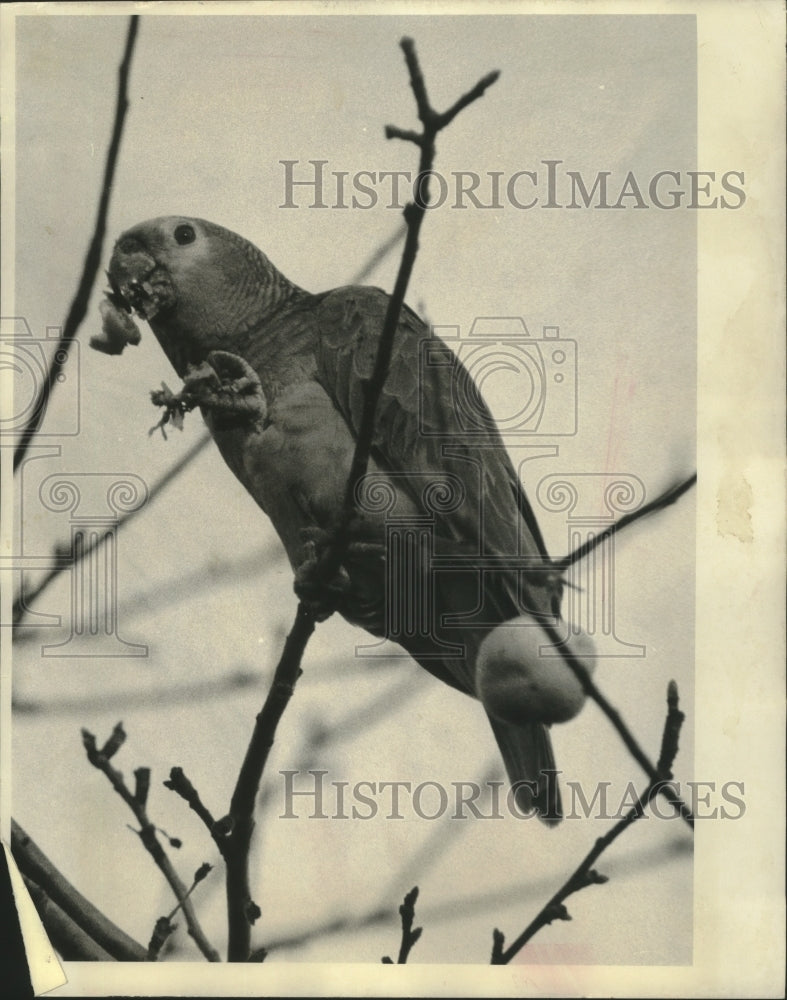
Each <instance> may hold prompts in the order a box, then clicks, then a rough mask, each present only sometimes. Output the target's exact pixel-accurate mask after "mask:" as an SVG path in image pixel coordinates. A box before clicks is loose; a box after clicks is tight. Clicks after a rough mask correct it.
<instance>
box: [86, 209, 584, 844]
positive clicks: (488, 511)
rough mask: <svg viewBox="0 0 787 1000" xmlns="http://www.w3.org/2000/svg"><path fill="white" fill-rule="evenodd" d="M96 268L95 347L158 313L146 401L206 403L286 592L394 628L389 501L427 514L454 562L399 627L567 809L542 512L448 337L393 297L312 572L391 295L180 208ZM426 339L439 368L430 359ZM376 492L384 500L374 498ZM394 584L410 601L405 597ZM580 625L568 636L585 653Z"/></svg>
mask: <svg viewBox="0 0 787 1000" xmlns="http://www.w3.org/2000/svg"><path fill="white" fill-rule="evenodd" d="M107 277H108V280H109V286H110V288H109V290H108V291H107V293H106V297H105V299H104V301H103V302H102V305H101V312H102V314H103V329H102V332H101V334H100V335H97V336H95V337H94V338H93V340H92V341H91V345H92V346H93V347H95V348H97V349H99V350H102V351H105V352H106V353H109V354H119V353H121V352H122V350H123V349H124V347H125V346H126V344H135V343H137V342H138V340H139V332H138V329H137V327H136V324H135V322H134V320H133V319H132V315H136V316H137V317H138V318H139V319H141V320H143V321H145V322H146V323H147V324H148V325H149V326H150V328H151V330H152V331H153V333H154V335H155V337H156V339H157V340H158V342H159V344H160V345H161V347H162V349H163V351H164V354H165V355H166V357H167V358H168V360H169V362H170V364H171V365H172V367H173V368H174V370H175V372H176V373H177V375H178V376H179V377H180V378H181V379H182V381H183V390H182V391H181V392H180V393H179V394H174V393H172V392H171V390H169V389H168V388H167V387H166V385H163V387H162V389H161V390H160V391H157V392H154V393H153V394H152V395H153V401H154V402H155V403H157V404H158V405H160V406H163V407H164V408H165V411H166V415H165V417H164V420H166V419H168V418H171V419H173V420H174V421H175V422H177V420H178V419H179V418H182V414H183V413H184V412H186V411H187V410H190V409H193V408H196V407H199V408H200V410H201V412H202V415H203V419H204V420H205V423H206V424H207V427H208V429H209V431H210V433H211V435H212V437H213V439H214V441H215V444H216V445H217V447H218V450H219V452H220V453H221V455H222V457H223V459H224V460H225V462H226V464H227V465H228V466H229V468H230V469H231V470H232V472H233V473H234V474H235V476H237V478H238V479H239V480H240V482H241V483H242V484H243V486H244V487H245V488H246V490H247V491H248V492H249V493H250V494H251V496H252V497H253V499H254V500H255V501H256V503H257V504H258V506H259V507H260V508H261V509H262V510H263V511H264V512H265V514H266V515H267V516H268V517H269V519H270V521H271V522H272V525H273V527H274V529H275V530H276V532H277V534H278V536H279V538H280V539H281V542H282V543H283V546H284V549H285V550H286V553H287V557H288V559H289V561H290V564H291V566H292V568H293V571H294V574H295V589H296V592H297V593H298V595H299V597H300V598H301V600H304V601H312V602H313V607H314V609H315V614H316V615H319V616H321V617H327V616H328V615H329V614H330V613H332V612H333V611H337V612H338V613H339V614H340V615H341V616H342V617H344V618H345V619H346V620H347V621H348V622H350V623H351V624H353V625H356V626H359V627H361V628H363V629H365V630H366V631H368V632H370V633H371V634H372V635H374V636H377V637H382V638H387V637H389V635H390V634H391V627H390V621H391V616H390V605H391V601H392V600H393V599H394V597H395V595H393V594H392V591H391V587H390V580H391V579H392V576H391V573H390V572H389V571H390V569H391V559H392V554H391V545H390V538H391V537H392V536H391V535H390V534H389V532H388V528H389V527H390V524H391V521H392V518H393V514H392V513H391V505H392V504H393V505H394V507H395V510H394V512H393V513H394V514H395V517H396V519H398V521H399V522H401V523H405V524H406V523H411V524H416V523H424V522H425V521H426V522H428V523H429V524H430V525H431V528H430V530H431V535H430V538H431V541H430V542H429V544H430V545H432V547H433V554H435V555H436V556H438V557H443V559H444V560H445V565H446V566H447V567H448V568H447V569H442V570H441V569H439V568H435V569H433V570H432V571H431V575H430V577H429V588H430V591H429V602H428V603H429V607H428V609H427V612H426V613H427V615H428V619H429V627H428V629H426V632H424V630H421V631H419V632H418V634H417V635H416V634H414V632H413V630H409V631H408V629H406V628H405V629H403V630H400V631H398V632H397V633H396V635H395V636H393V638H394V641H396V642H397V643H399V645H400V646H402V647H403V648H404V650H405V651H406V652H407V653H409V654H410V655H411V656H412V657H413V658H414V659H415V660H416V661H417V662H418V663H419V664H420V665H421V666H422V667H424V668H425V669H426V670H427V671H428V672H429V673H430V674H432V675H433V676H434V677H436V678H438V679H439V680H441V681H443V682H444V683H445V684H447V685H449V686H450V687H452V688H454V689H456V690H458V691H460V692H462V693H464V694H465V695H470V696H471V697H475V698H477V699H479V700H480V702H481V704H482V706H483V707H484V709H485V711H486V714H487V716H488V718H489V722H490V724H491V729H492V733H493V735H494V738H495V739H496V742H497V745H498V747H499V750H500V753H501V756H502V760H503V763H504V765H505V768H506V772H507V774H508V777H509V780H510V782H511V787H512V790H513V791H514V794H515V802H516V803H517V805H518V807H519V808H520V809H522V810H527V813H528V814H529V815H532V814H536V815H538V816H539V818H540V819H542V820H543V821H544V822H545V823H547V824H548V825H554V824H556V823H557V822H559V821H560V819H561V815H562V809H561V801H560V789H559V785H558V781H557V775H558V773H559V772H558V771H557V769H556V765H555V759H554V753H553V749H552V743H551V737H550V726H551V724H552V723H553V722H561V721H565V720H566V719H567V718H570V717H573V715H575V714H576V712H577V711H578V710H579V708H580V707H581V704H582V701H583V700H584V695H583V692H582V690H581V688H580V684H579V681H578V680H577V679H576V677H575V675H574V674H573V673H572V672H571V670H570V669H569V668H568V666H567V665H566V664H565V663H564V662H563V661H562V660H561V658H560V657H559V656H558V657H552V658H551V659H544V658H540V657H539V654H538V650H539V647H540V644H545V643H547V642H548V640H547V638H546V634H545V633H544V632H542V631H541V629H540V624H543V623H544V622H549V623H552V624H555V623H561V616H560V605H561V595H562V588H563V585H564V584H563V581H562V579H561V576H560V574H557V573H554V572H550V571H549V566H550V562H549V557H548V555H547V550H546V547H545V544H544V540H543V537H542V534H541V531H540V529H539V525H538V523H537V520H536V517H535V515H534V512H533V509H532V507H531V505H530V502H529V501H528V498H527V496H526V493H525V490H524V487H523V485H522V483H521V482H520V479H519V477H518V475H517V474H516V472H515V470H514V466H513V463H512V461H511V458H510V456H509V455H508V453H507V451H506V448H505V446H504V443H503V440H502V437H501V434H500V432H499V430H498V428H497V426H496V423H495V421H494V418H493V416H492V414H491V412H490V410H489V408H488V407H487V405H486V403H485V402H484V401H483V399H482V398H481V397H480V393H476V396H475V397H474V406H475V407H476V410H475V412H476V417H477V419H476V426H475V427H474V433H473V435H472V437H468V435H467V433H466V427H465V425H464V423H463V421H462V414H461V413H460V412H459V409H458V406H457V393H456V387H457V379H459V380H464V381H463V384H464V386H465V390H467V387H468V386H469V387H470V391H471V392H472V391H473V390H474V388H475V387H474V383H473V382H472V379H471V377H470V375H469V373H468V371H467V369H466V368H465V367H464V366H463V365H462V363H461V361H460V359H459V357H458V356H457V354H456V352H454V351H453V350H452V349H450V348H448V346H447V345H446V343H445V342H444V341H442V340H441V339H440V338H439V337H438V336H437V335H436V334H435V333H433V332H432V331H430V328H429V327H428V326H427V325H426V323H424V321H423V320H422V319H421V318H420V317H419V316H418V315H417V314H416V313H415V312H413V311H412V310H411V309H410V308H409V307H408V306H406V305H405V306H403V307H402V310H401V314H400V318H399V322H398V327H397V329H396V334H395V340H394V344H393V353H392V357H391V361H390V366H389V370H388V373H387V377H386V380H385V382H384V384H383V388H382V392H381V395H380V398H379V402H378V407H377V412H376V420H375V425H374V434H373V442H372V449H371V457H370V460H369V465H368V472H367V476H366V481H367V484H368V491H367V492H368V496H366V497H362V498H361V500H362V502H360V503H357V504H356V513H355V517H354V518H353V520H352V522H351V525H350V529H349V542H348V544H347V545H346V550H345V553H344V555H343V558H342V564H341V566H340V568H339V569H338V570H337V573H336V578H335V580H331V581H328V582H327V583H324V582H323V583H322V584H320V585H317V584H315V583H314V579H313V570H314V566H315V565H316V562H317V560H318V557H319V555H320V552H321V551H324V546H325V545H326V544H328V542H329V541H330V538H331V533H332V532H333V531H334V529H335V527H336V524H337V522H338V519H339V517H340V515H341V512H342V508H343V503H344V497H345V491H346V488H347V480H348V475H349V473H350V466H351V462H352V458H353V453H354V450H355V444H356V439H357V435H358V432H359V425H360V420H361V413H362V409H363V403H364V393H365V386H366V384H367V383H368V381H369V379H370V376H371V374H372V371H373V367H374V363H375V358H376V353H377V347H378V343H379V339H380V335H381V332H382V329H383V322H384V317H385V313H386V308H387V305H388V301H389V296H388V294H387V293H386V292H384V291H383V290H381V289H379V288H374V287H370V286H360V285H358V286H353V285H349V286H344V287H340V288H335V289H332V290H330V291H325V292H319V293H311V292H307V291H306V290H304V289H303V288H301V287H299V286H298V285H296V284H295V283H293V282H292V281H290V280H289V279H288V278H287V277H285V275H284V274H282V272H281V271H279V270H278V269H277V268H276V267H275V266H274V265H273V263H271V261H270V260H269V259H268V257H267V256H266V255H265V254H264V253H263V252H262V251H261V250H259V249H258V248H257V247H256V246H255V245H254V244H253V243H251V242H249V241H248V240H246V239H245V238H243V237H242V236H239V235H237V234H236V233H234V232H232V231H230V230H228V229H225V228H223V227H222V226H219V225H217V224H215V223H211V222H208V221H205V220H203V219H197V218H190V217H186V216H166V217H160V218H155V219H151V220H148V221H146V222H142V223H140V224H138V225H136V226H134V227H132V228H130V229H128V230H127V231H126V232H124V233H123V234H122V235H121V236H120V237H119V238H118V240H117V242H116V243H115V246H114V249H113V252H112V255H111V259H110V263H109V268H108V271H107ZM424 344H426V346H428V347H429V349H430V350H432V349H436V350H437V351H438V355H439V357H441V358H442V359H443V361H444V362H446V363H441V364H434V365H424V364H422V362H421V360H419V359H421V358H422V352H423V347H424ZM479 414H480V417H478V415H479ZM360 485H361V484H359V489H360ZM375 489H376V490H377V492H378V494H379V491H380V490H381V489H382V490H383V492H384V495H385V496H387V497H388V503H387V506H386V504H385V503H375V502H374V499H375ZM430 491H431V492H430ZM447 494H450V496H449V495H447ZM357 495H358V490H356V499H357ZM392 497H393V498H394V499H393V500H391V498H392ZM430 500H431V503H430ZM419 537H420V536H419ZM414 544H415V547H416V550H418V546H419V545H421V544H422V543H421V542H417V543H414ZM512 555H515V556H518V557H522V556H524V557H526V560H525V561H526V562H531V563H532V565H533V567H535V568H536V570H534V571H533V572H526V571H523V569H522V559H521V558H520V559H519V561H518V562H517V561H516V560H513V559H510V558H509V559H508V561H507V560H506V557H507V556H512ZM474 557H475V560H476V562H478V564H479V566H476V565H475V564H474V561H473V560H474ZM413 558H415V556H414V557H413ZM452 560H453V561H452ZM482 563H483V565H481V564H482ZM435 566H439V559H437V560H436V561H435ZM410 585H411V587H412V586H416V587H418V586H421V584H420V583H418V582H417V581H416V583H415V584H413V583H412V580H411V584H410ZM412 596H413V595H412V594H410V595H409V597H412ZM419 596H420V595H418V594H416V595H415V601H416V602H417V600H418V599H419ZM400 597H401V599H402V600H404V602H405V603H406V601H407V599H408V595H407V594H404V595H400ZM416 631H417V630H416ZM583 638H584V640H585V641H587V640H588V637H587V636H586V634H584V633H580V638H579V640H577V641H576V645H575V649H574V651H575V653H576V655H581V656H583V657H584V656H585V655H586V654H588V647H587V645H586V643H585V644H584V645H583ZM583 662H585V663H588V662H589V661H588V660H586V659H584V660H583Z"/></svg>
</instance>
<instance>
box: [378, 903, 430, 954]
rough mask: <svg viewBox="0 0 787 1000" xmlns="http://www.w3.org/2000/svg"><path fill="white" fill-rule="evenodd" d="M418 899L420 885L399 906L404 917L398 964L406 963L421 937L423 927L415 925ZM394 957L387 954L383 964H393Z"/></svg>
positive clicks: (400, 914)
mask: <svg viewBox="0 0 787 1000" xmlns="http://www.w3.org/2000/svg"><path fill="white" fill-rule="evenodd" d="M417 899H418V886H417V885H416V886H413V888H412V889H411V890H410V891H409V892H408V893H407V895H406V896H405V897H404V902H403V903H402V905H401V906H400V907H399V916H400V917H401V918H402V943H401V944H400V945H399V957H398V958H397V959H396V964H397V965H405V964H406V963H407V959H408V957H409V955H410V952H411V951H412V949H413V946H414V945H415V943H416V942H417V941H418V939H419V938H420V937H421V934H422V933H423V927H415V928H414V927H413V923H414V922H415V901H416V900H417ZM393 964H394V962H393V959H392V958H389V957H388V955H385V956H384V958H383V965H393Z"/></svg>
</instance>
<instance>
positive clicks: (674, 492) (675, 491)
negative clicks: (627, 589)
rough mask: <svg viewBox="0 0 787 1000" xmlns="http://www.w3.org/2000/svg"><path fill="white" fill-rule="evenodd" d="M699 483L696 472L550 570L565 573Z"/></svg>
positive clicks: (624, 517)
mask: <svg viewBox="0 0 787 1000" xmlns="http://www.w3.org/2000/svg"><path fill="white" fill-rule="evenodd" d="M696 482H697V473H696V472H694V473H692V475H690V476H689V477H688V479H684V480H683V481H682V482H680V483H677V484H676V485H675V486H671V487H670V488H669V489H667V490H665V491H664V492H663V493H661V494H659V496H657V497H656V499H655V500H651V501H650V503H646V504H644V505H643V506H642V507H639V508H638V509H637V510H634V511H632V512H631V513H630V514H624V515H623V517H621V518H620V520H619V521H615V523H614V524H611V525H610V526H609V527H608V528H605V529H604V530H603V531H600V532H599V533H598V534H597V535H594V536H593V537H592V538H589V539H588V540H587V541H586V542H583V544H582V545H579V546H577V548H576V549H574V551H573V552H571V553H569V555H567V556H564V558H563V559H556V560H553V561H552V562H551V564H550V569H552V570H553V571H554V570H556V571H557V572H558V573H565V571H566V570H567V569H568V568H569V567H570V566H573V565H574V563H577V562H579V560H580V559H584V558H585V556H587V555H589V554H590V553H591V552H592V551H593V549H595V548H596V547H597V546H599V545H601V543H602V542H605V541H606V540H607V539H608V538H611V537H612V536H613V535H615V534H617V532H619V531H621V530H622V529H623V528H625V527H627V526H628V525H630V524H633V523H634V522H635V521H639V519H640V518H642V517H647V515H648V514H653V513H655V512H656V511H659V510H664V508H665V507H669V506H671V505H672V504H674V503H675V502H676V500H679V499H680V497H682V496H683V494H684V493H686V492H688V491H689V490H690V489H691V487H692V486H694V484H695V483H696Z"/></svg>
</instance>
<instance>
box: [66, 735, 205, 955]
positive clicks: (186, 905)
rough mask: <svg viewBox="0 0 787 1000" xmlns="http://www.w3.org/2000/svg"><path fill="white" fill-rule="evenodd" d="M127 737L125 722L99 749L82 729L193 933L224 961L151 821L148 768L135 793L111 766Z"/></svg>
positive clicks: (89, 749) (89, 748)
mask: <svg viewBox="0 0 787 1000" xmlns="http://www.w3.org/2000/svg"><path fill="white" fill-rule="evenodd" d="M125 738H126V734H125V732H124V730H123V726H122V724H121V723H118V724H117V725H116V726H115V728H114V730H113V731H112V735H111V736H110V738H109V740H107V742H106V743H105V744H104V746H103V747H102V748H101V749H100V750H99V748H98V745H97V743H96V738H95V736H94V735H93V734H92V733H90V732H88V731H87V729H83V730H82V743H83V745H84V747H85V751H86V752H87V757H88V760H89V761H90V763H91V764H92V765H93V766H94V767H95V768H98V770H99V771H103V772H104V774H105V775H106V776H107V778H108V779H109V781H110V784H111V785H112V787H113V788H114V789H115V791H116V792H117V793H118V795H119V796H120V797H121V798H122V799H123V801H124V802H125V803H126V805H127V806H128V807H129V809H130V810H131V811H132V812H133V813H134V817H135V818H136V820H137V822H138V823H139V825H140V829H139V830H137V831H135V832H136V833H137V835H138V836H139V839H140V840H141V841H142V843H143V845H144V846H145V849H146V850H147V851H148V853H149V854H150V856H151V857H152V858H153V860H154V861H155V862H156V864H157V865H158V867H159V869H160V870H161V873H162V874H163V875H164V878H165V879H166V880H167V882H168V883H169V885H170V887H171V889H172V891H173V892H174V894H175V898H176V899H177V901H178V903H179V904H180V905H181V906H182V908H183V915H184V917H185V918H186V924H187V926H188V929H189V934H190V935H191V937H192V938H193V939H194V942H195V944H196V945H197V947H198V948H199V950H200V951H201V952H202V954H203V955H204V956H205V958H207V959H208V961H209V962H218V961H220V958H219V953H218V952H217V951H216V949H215V948H214V947H213V946H212V945H211V943H210V942H209V941H208V939H207V938H206V937H205V933H204V931H203V930H202V928H201V927H200V924H199V920H198V919H197V914H196V911H195V910H194V906H193V905H192V902H191V900H190V899H189V898H188V890H187V889H186V886H185V885H184V884H183V882H181V880H180V877H179V876H178V873H177V872H176V871H175V868H174V867H173V865H172V862H171V861H170V859H169V856H168V855H167V853H166V851H165V850H164V848H163V847H162V845H161V843H160V841H159V839H158V836H157V835H156V827H155V826H154V825H153V823H151V822H150V819H149V818H148V814H147V789H148V787H149V775H148V776H147V777H146V776H144V775H141V774H140V772H145V771H147V768H140V769H138V771H137V772H135V773H136V776H137V779H136V788H135V792H134V793H132V792H131V791H130V790H129V788H128V786H127V785H126V782H125V779H124V778H123V775H122V774H121V772H120V771H118V770H116V769H115V768H114V767H112V765H111V763H110V758H111V757H112V756H113V754H114V753H115V752H116V751H117V750H118V749H119V747H120V746H121V745H122V744H123V742H124V741H125Z"/></svg>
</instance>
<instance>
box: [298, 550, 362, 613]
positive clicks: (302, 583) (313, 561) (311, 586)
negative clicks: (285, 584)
mask: <svg viewBox="0 0 787 1000" xmlns="http://www.w3.org/2000/svg"><path fill="white" fill-rule="evenodd" d="M303 549H304V559H303V562H301V564H300V566H299V567H298V568H297V570H296V571H295V582H294V589H295V593H296V594H297V596H298V600H299V601H300V602H301V604H303V605H305V607H307V608H308V609H309V611H311V613H312V615H313V616H314V618H315V619H316V620H317V621H318V622H324V621H325V620H326V619H327V618H330V617H331V615H332V614H333V613H334V611H336V608H337V606H338V603H339V600H340V599H341V597H342V596H343V595H344V594H346V593H347V591H348V590H349V589H350V576H349V574H348V572H347V570H346V569H345V568H344V567H343V566H340V567H339V569H338V570H337V571H336V573H335V575H334V577H333V579H331V580H328V581H323V580H319V579H318V578H317V571H318V567H319V565H320V557H319V555H318V552H317V543H316V542H315V541H314V540H307V541H306V542H305V543H304V546H303Z"/></svg>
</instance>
